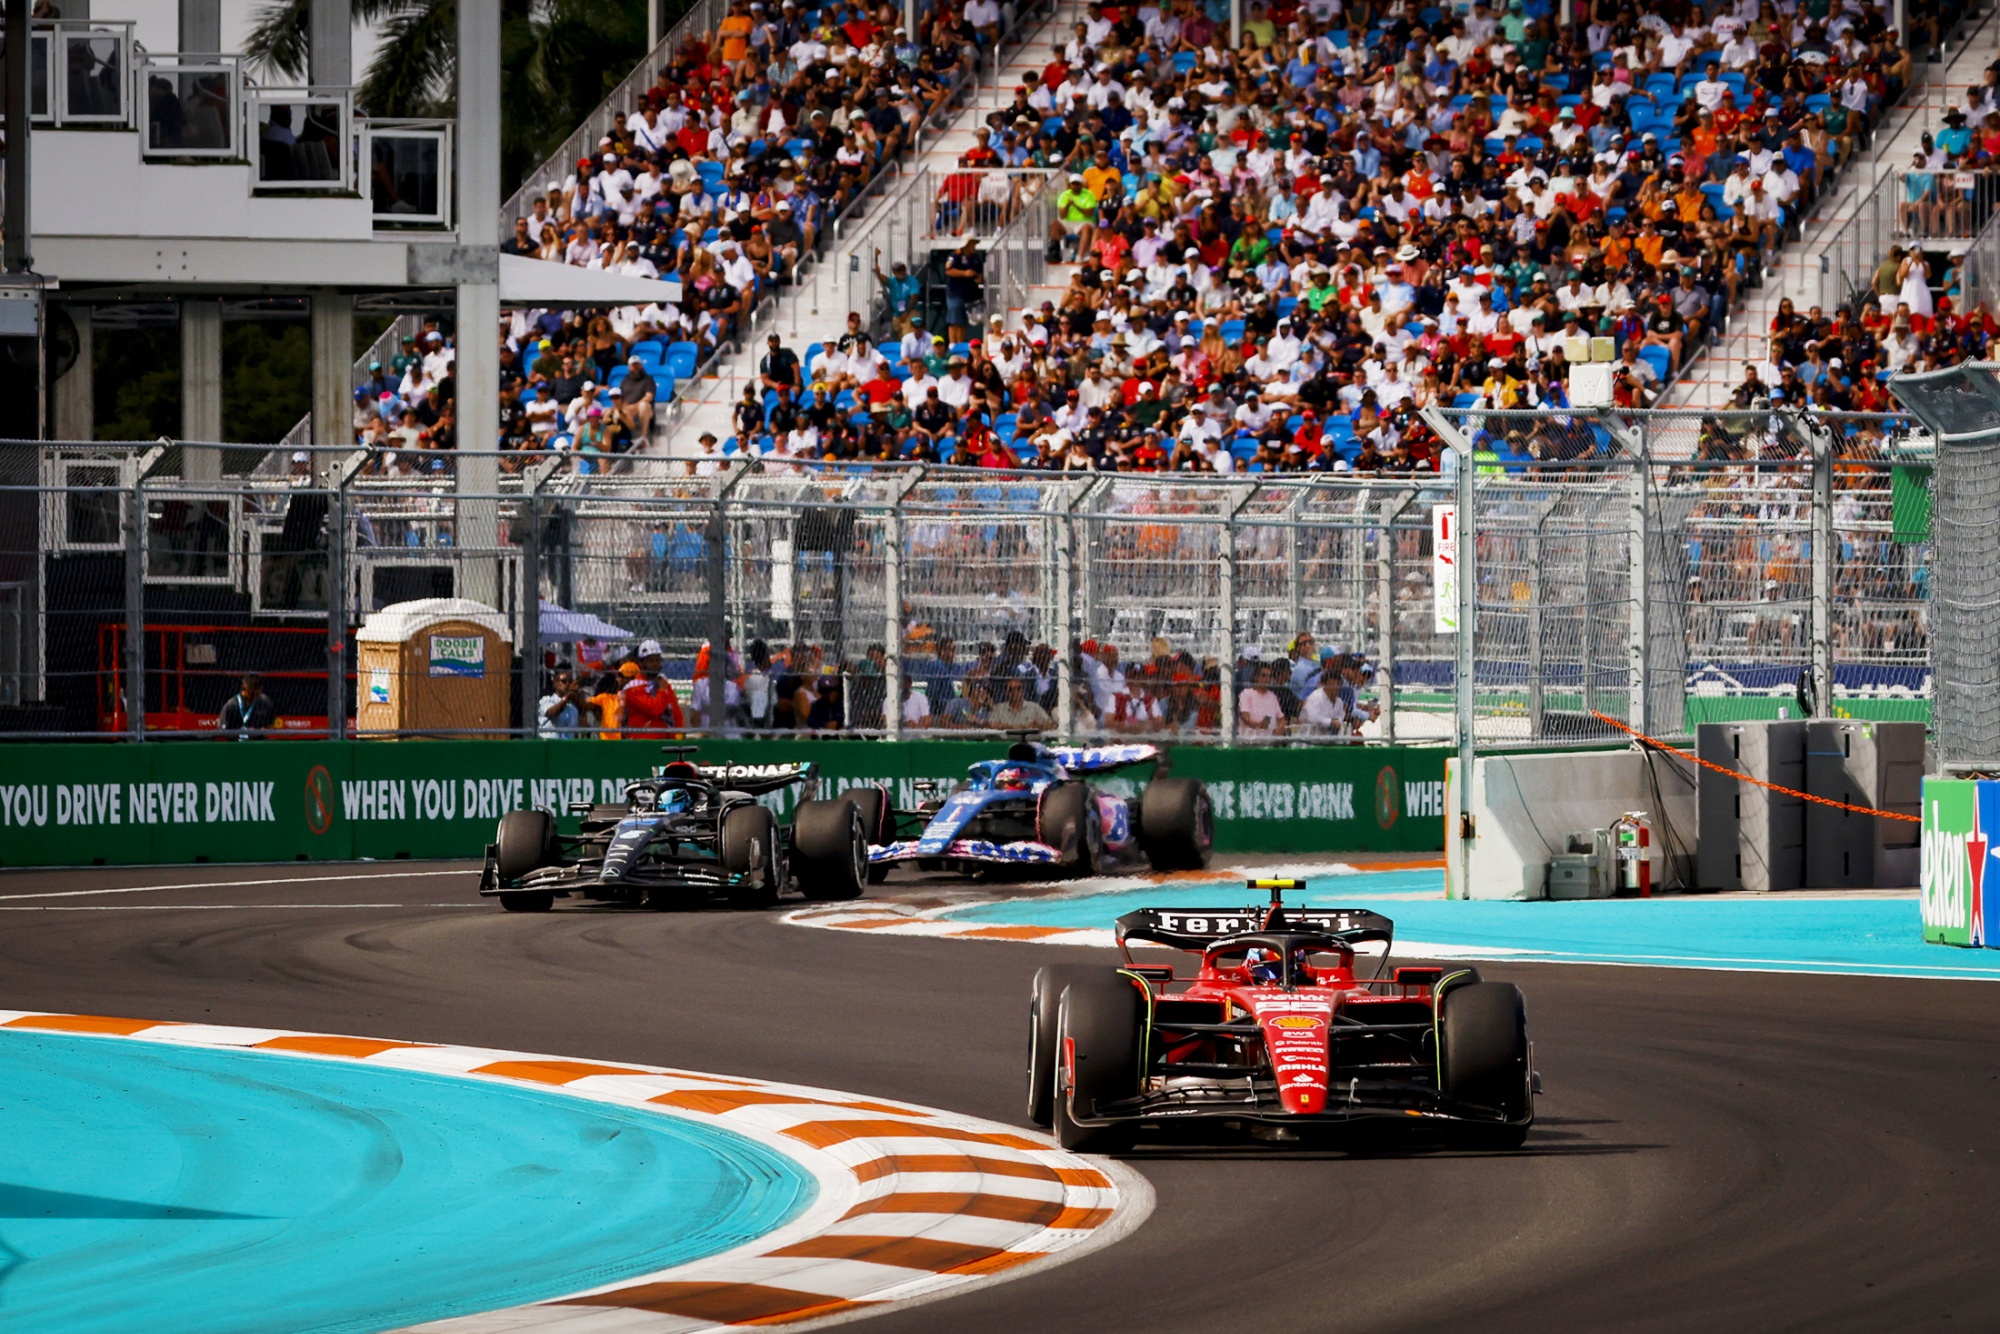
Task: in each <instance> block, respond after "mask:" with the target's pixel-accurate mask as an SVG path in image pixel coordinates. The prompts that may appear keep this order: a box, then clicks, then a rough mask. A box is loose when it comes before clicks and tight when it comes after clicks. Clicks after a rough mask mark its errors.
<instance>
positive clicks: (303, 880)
mask: <svg viewBox="0 0 2000 1334" xmlns="http://www.w3.org/2000/svg"><path fill="white" fill-rule="evenodd" d="M434 875H455V876H461V877H464V878H467V879H474V878H476V874H475V873H474V872H471V871H467V870H464V869H463V868H461V869H459V870H456V871H378V872H375V873H373V874H359V875H293V876H280V877H278V878H277V879H273V880H201V881H193V882H190V883H188V884H185V885H119V886H114V887H112V888H110V889H52V890H46V891H42V892H38V893H34V894H0V903H8V902H11V901H13V900H14V899H81V898H87V897H89V896H90V895H92V894H158V893H161V892H163V891H165V890H169V889H243V888H246V887H248V886H251V885H315V884H324V883H325V882H327V881H329V880H403V879H412V880H414V879H419V878H421V877H424V876H434Z"/></svg>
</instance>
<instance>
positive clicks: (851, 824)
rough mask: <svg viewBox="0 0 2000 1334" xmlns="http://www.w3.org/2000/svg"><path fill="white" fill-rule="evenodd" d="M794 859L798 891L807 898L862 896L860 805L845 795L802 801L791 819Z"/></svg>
mask: <svg viewBox="0 0 2000 1334" xmlns="http://www.w3.org/2000/svg"><path fill="white" fill-rule="evenodd" d="M873 795H876V796H880V795H881V794H880V793H879V792H878V793H875V794H873ZM792 858H793V861H794V866H793V871H794V872H795V874H796V875H797V876H798V881H799V892H800V893H801V894H804V895H805V896H806V897H807V898H809V899H820V900H826V899H854V898H859V897H861V891H862V889H863V888H864V887H866V885H867V884H868V838H867V836H866V835H865V834H864V833H862V815H861V808H860V807H859V806H858V805H856V804H855V803H854V802H853V801H851V800H849V799H848V798H846V797H841V798H839V799H837V800H834V801H806V802H801V803H800V804H799V810H798V814H797V815H796V816H794V817H793V819H792Z"/></svg>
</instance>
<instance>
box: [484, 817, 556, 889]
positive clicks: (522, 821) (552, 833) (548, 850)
mask: <svg viewBox="0 0 2000 1334" xmlns="http://www.w3.org/2000/svg"><path fill="white" fill-rule="evenodd" d="M493 842H494V844H495V845H496V846H497V847H498V849H499V852H498V854H497V860H498V862H499V870H500V879H501V882H502V883H505V882H506V881H509V880H519V879H520V878H521V877H522V876H524V875H526V874H527V873H528V872H530V871H533V870H535V869H537V868H538V867H543V866H548V865H551V864H553V863H554V862H555V859H556V822H555V820H554V818H552V817H551V816H550V815H549V813H548V812H547V811H508V812H507V813H506V814H505V815H503V816H501V817H500V832H499V833H498V834H496V835H495V836H494V839H493Z"/></svg>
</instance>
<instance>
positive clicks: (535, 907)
mask: <svg viewBox="0 0 2000 1334" xmlns="http://www.w3.org/2000/svg"><path fill="white" fill-rule="evenodd" d="M500 906H501V907H502V908H505V909H506V910H507V911H508V912H547V911H548V910H549V909H551V908H553V907H555V906H556V896H555V892H554V891H553V890H547V889H513V890H508V891H506V892H505V893H503V894H501V895H500Z"/></svg>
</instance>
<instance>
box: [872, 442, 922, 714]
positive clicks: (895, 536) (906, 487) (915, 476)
mask: <svg viewBox="0 0 2000 1334" xmlns="http://www.w3.org/2000/svg"><path fill="white" fill-rule="evenodd" d="M922 476H923V472H922V470H921V469H918V470H915V471H914V472H913V473H912V474H911V475H910V476H909V477H907V478H904V479H903V480H902V484H901V485H900V486H898V487H897V488H896V494H895V495H894V496H893V497H891V498H890V501H889V513H888V514H887V515H886V516H884V518H883V520H882V727H883V730H884V732H885V734H886V735H887V736H888V738H889V740H891V741H901V740H902V739H903V499H904V497H906V496H908V495H909V494H910V491H911V489H912V488H913V487H915V486H916V484H917V482H918V480H919V479H921V478H922Z"/></svg>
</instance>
